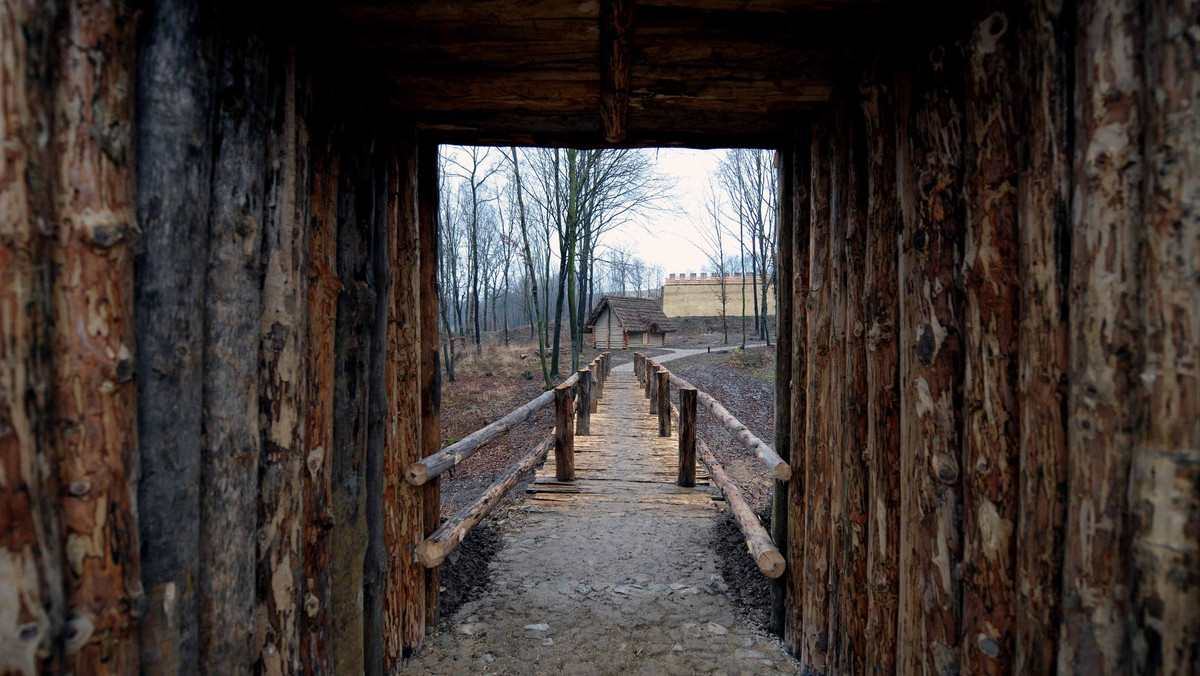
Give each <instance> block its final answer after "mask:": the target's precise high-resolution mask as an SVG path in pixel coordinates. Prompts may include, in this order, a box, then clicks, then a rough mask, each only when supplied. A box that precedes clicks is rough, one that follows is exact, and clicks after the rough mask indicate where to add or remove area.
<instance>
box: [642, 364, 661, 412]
mask: <svg viewBox="0 0 1200 676" xmlns="http://www.w3.org/2000/svg"><path fill="white" fill-rule="evenodd" d="M657 368H658V366H657V365H656V364H655V363H654V361H653V360H650V359H647V360H646V363H645V365H643V366H642V372H643V373H645V374H646V380H645V382H643V383H642V386H643V387H645V388H646V398H647V399H649V398H650V390H652V389H654V388H653V387H651V386H650V383H652V382H654V371H655V369H657ZM650 412H651V413H653V412H654V409H651V410H650Z"/></svg>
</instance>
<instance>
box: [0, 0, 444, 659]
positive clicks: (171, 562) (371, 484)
mask: <svg viewBox="0 0 1200 676" xmlns="http://www.w3.org/2000/svg"><path fill="white" fill-rule="evenodd" d="M277 9H278V8H277V7H275V6H274V5H271V6H267V5H264V4H260V3H253V2H252V3H249V4H247V3H241V4H237V3H224V2H222V3H203V2H198V1H197V0H161V1H155V2H148V3H138V4H137V5H136V6H135V5H134V4H133V3H126V2H120V1H118V2H96V1H93V0H68V1H67V2H62V3H50V4H46V3H29V2H6V3H4V4H3V8H2V9H0V45H2V47H0V70H2V73H3V75H2V76H0V81H2V82H3V87H4V89H3V97H2V98H0V100H2V101H3V104H2V106H0V114H2V115H3V121H2V123H0V130H2V132H3V146H4V148H5V151H4V156H3V160H2V164H0V177H2V178H0V211H2V212H3V217H2V219H0V222H2V225H0V271H2V272H0V317H3V320H2V326H3V341H0V451H2V456H0V457H2V458H3V461H2V462H3V471H2V472H0V503H2V504H3V507H2V508H0V532H2V533H3V536H0V571H2V573H0V577H2V579H0V584H2V585H3V586H4V589H3V593H2V594H0V646H3V649H0V673H5V674H7V673H18V674H37V673H68V672H70V673H79V674H103V673H112V674H129V673H139V672H140V673H145V674H198V673H225V674H235V673H243V674H250V673H262V674H293V673H312V674H332V673H335V672H341V671H355V672H358V671H362V672H363V673H371V674H382V673H391V672H395V671H396V670H398V669H399V667H400V666H401V664H402V660H403V658H404V657H406V656H407V655H408V654H411V652H412V650H414V649H416V647H417V646H419V645H420V643H421V641H422V640H423V638H424V634H425V627H426V619H427V608H428V607H429V606H430V605H431V604H432V605H434V606H436V603H437V587H436V577H434V578H433V584H432V587H430V585H429V583H428V582H427V578H426V573H425V571H424V569H423V568H422V567H421V566H420V565H419V563H417V562H416V561H415V557H414V555H413V546H414V545H415V544H416V542H418V541H419V540H420V539H422V538H423V537H424V535H425V533H426V532H427V529H428V524H427V522H433V525H434V527H436V522H437V520H438V508H437V501H436V487H432V488H428V487H422V488H416V487H412V486H409V485H408V484H406V483H405V482H403V481H398V482H385V481H384V480H383V477H384V472H385V471H388V472H391V473H392V474H394V475H395V476H396V477H399V476H400V469H402V468H403V467H404V466H406V465H407V464H409V463H410V462H411V461H413V460H415V459H417V458H419V457H421V456H422V455H423V454H427V453H428V452H429V448H430V446H429V444H428V443H427V440H426V439H425V437H426V436H427V435H428V434H429V429H430V425H429V424H428V420H429V419H430V418H429V413H428V411H429V410H430V406H431V405H432V406H433V409H432V410H433V418H432V420H433V425H432V429H433V436H434V440H433V441H432V448H433V449H436V448H437V441H436V401H437V395H436V391H435V390H436V387H437V381H436V378H435V377H422V374H430V373H433V372H435V371H436V363H434V364H433V365H432V368H430V367H429V366H427V365H424V364H422V363H421V362H422V361H423V358H424V357H425V355H433V354H435V349H434V348H435V346H436V345H437V327H436V322H431V324H432V326H430V327H426V326H423V324H422V322H421V319H422V316H423V314H422V313H423V309H424V308H426V307H427V306H429V305H431V304H430V303H429V302H428V300H427V298H428V297H429V296H431V295H432V294H433V293H434V288H433V287H432V286H431V285H430V284H429V283H427V278H428V277H429V275H427V274H422V273H423V271H426V270H428V269H430V268H429V266H423V265H422V263H423V259H424V257H425V256H427V255H431V254H432V252H434V251H436V249H434V248H433V247H434V244H432V243H430V244H426V242H428V241H429V240H430V238H429V237H427V236H425V234H423V233H422V232H421V228H422V227H424V228H426V229H432V225H433V222H434V221H433V218H432V216H431V215H426V214H420V213H419V209H421V208H424V209H425V210H428V208H429V207H430V205H435V204H436V202H437V198H436V194H437V193H436V183H435V184H434V185H432V186H422V185H421V182H420V181H419V180H418V167H417V157H418V142H417V135H416V131H415V129H414V128H413V127H412V126H406V125H404V124H402V123H401V124H396V123H395V122H394V121H393V120H390V119H386V120H385V117H384V115H383V112H382V110H383V109H382V105H381V102H380V101H377V100H374V99H373V98H371V96H369V95H365V94H364V93H363V92H369V91H372V89H371V88H369V87H363V86H361V79H360V78H359V77H357V76H348V75H347V74H346V72H344V68H345V66H346V63H348V61H340V60H339V59H330V58H329V57H328V55H327V54H324V53H323V54H321V55H315V54H312V53H310V52H309V51H308V48H306V47H305V45H310V44H317V41H315V40H314V39H313V36H312V35H309V34H308V33H307V29H306V28H303V27H301V26H298V25H291V24H289V23H288V22H287V21H286V20H285V21H283V22H282V23H281V22H279V21H278V20H277V19H278V17H275V18H273V19H270V20H268V15H271V13H272V12H275V11H277ZM272 16H273V15H272ZM430 148H432V149H433V150H432V151H433V152H436V147H435V146H430ZM425 177H426V179H427V182H428V180H433V181H435V180H436V177H431V176H430V175H429V174H428V172H427V173H426V174H425ZM419 193H420V194H421V195H426V197H424V198H423V199H422V200H419V199H418V194H419ZM419 204H421V205H424V206H423V207H419V206H418V205H419ZM427 252H428V253H427ZM423 420H424V421H425V422H423ZM397 468H400V469H397ZM392 470H395V471H394V472H393V471H392ZM434 483H436V482H434ZM431 491H432V495H433V496H434V497H433V500H432V502H430V501H429V500H427V499H426V498H427V496H428V495H429V494H430V492H431ZM10 591H12V592H15V593H9V592H10Z"/></svg>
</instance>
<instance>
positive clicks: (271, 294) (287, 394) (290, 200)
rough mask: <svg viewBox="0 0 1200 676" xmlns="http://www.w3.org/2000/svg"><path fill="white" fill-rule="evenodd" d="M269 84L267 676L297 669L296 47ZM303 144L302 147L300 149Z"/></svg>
mask: <svg viewBox="0 0 1200 676" xmlns="http://www.w3.org/2000/svg"><path fill="white" fill-rule="evenodd" d="M273 46H274V47H275V49H274V50H272V57H271V67H270V71H269V75H268V85H269V97H270V100H269V108H268V115H269V121H268V125H269V126H268V134H267V138H266V142H267V150H266V153H267V154H266V162H267V164H266V195H265V213H264V219H263V248H262V256H263V291H262V317H261V320H260V324H259V327H260V328H259V331H260V341H261V344H260V347H259V420H260V421H261V425H262V455H261V456H260V458H259V476H258V480H259V499H258V539H257V544H258V571H257V573H258V574H257V577H258V596H257V604H258V607H257V610H256V615H257V618H256V620H257V626H256V632H255V652H256V654H257V656H258V660H259V664H260V665H261V671H262V673H264V674H273V675H274V674H277V675H279V676H283V674H291V673H295V672H297V671H299V670H300V626H299V625H300V608H301V601H300V595H299V594H300V584H299V580H300V579H301V574H302V570H301V564H302V562H303V545H302V541H301V527H302V524H301V507H302V504H303V497H304V496H303V493H304V483H303V482H304V477H303V471H304V451H305V444H304V424H303V420H302V418H301V415H300V412H301V411H303V410H304V407H305V405H306V401H305V392H306V390H305V375H306V371H307V368H306V364H305V363H304V352H305V345H304V339H305V337H306V334H307V324H306V322H307V313H306V309H307V305H306V303H305V300H306V298H305V288H306V282H307V273H308V269H307V267H308V260H307V246H306V244H307V240H308V227H307V226H308V207H307V199H305V198H306V197H307V195H308V191H307V190H306V189H302V188H301V187H300V185H299V184H300V180H301V178H302V177H306V176H307V174H308V170H307V155H308V152H307V150H308V149H307V147H304V146H302V145H301V143H302V141H301V139H300V138H299V131H298V125H299V122H300V120H299V115H298V113H299V111H298V110H297V106H298V104H299V102H298V97H297V93H298V92H297V82H296V59H295V53H294V50H293V47H292V46H291V45H288V44H283V43H276V44H274V45H273ZM304 143H305V145H306V143H307V142H306V141H304Z"/></svg>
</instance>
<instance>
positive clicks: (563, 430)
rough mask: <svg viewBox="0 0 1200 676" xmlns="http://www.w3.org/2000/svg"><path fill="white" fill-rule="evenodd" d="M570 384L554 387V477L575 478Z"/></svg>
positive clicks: (572, 397) (566, 479)
mask: <svg viewBox="0 0 1200 676" xmlns="http://www.w3.org/2000/svg"><path fill="white" fill-rule="evenodd" d="M573 389H574V388H572V387H571V386H570V385H559V386H558V387H556V388H554V478H555V479H556V480H558V481H574V480H575V428H574V425H572V424H571V423H572V420H571V414H572V413H573V411H572V409H573V408H574V406H575V401H574V399H575V397H574V392H573V391H572V390H573Z"/></svg>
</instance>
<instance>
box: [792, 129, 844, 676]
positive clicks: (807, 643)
mask: <svg viewBox="0 0 1200 676" xmlns="http://www.w3.org/2000/svg"><path fill="white" fill-rule="evenodd" d="M829 117H830V115H829V110H828V109H827V108H824V109H822V110H821V111H819V112H818V113H817V114H816V116H815V117H814V118H813V125H812V160H811V167H812V172H811V173H812V184H811V187H810V189H809V190H810V192H809V195H810V205H811V214H812V215H811V216H810V223H812V227H811V228H810V230H809V240H808V252H809V265H808V289H807V290H808V298H807V301H806V305H807V318H806V319H807V322H806V323H807V327H806V328H807V329H808V332H807V333H808V335H807V342H808V354H807V364H806V370H807V378H808V381H807V395H806V396H807V400H808V401H811V402H813V403H814V405H813V406H807V407H806V410H805V422H804V445H805V457H804V460H805V464H804V467H803V468H797V471H803V474H804V540H803V542H804V553H803V556H802V557H801V559H800V561H801V565H803V566H804V569H803V571H802V572H801V571H797V575H803V576H804V578H805V580H806V583H805V585H804V589H803V596H802V597H801V598H800V599H799V600H798V602H799V604H800V613H801V623H802V624H801V629H800V637H799V638H800V643H801V645H800V653H799V656H800V660H801V661H802V662H804V663H805V664H807V665H810V668H811V669H812V670H813V671H814V672H816V673H824V672H825V669H826V653H827V652H828V650H829V627H828V621H829V603H828V599H829V595H828V587H827V584H828V581H829V538H830V533H829V502H830V496H829V480H830V476H829V471H830V467H829V461H830V450H829V447H828V440H827V439H826V438H825V437H824V436H823V435H824V430H825V429H826V427H825V422H824V421H825V415H826V408H825V406H824V405H822V406H817V405H815V404H816V403H817V402H831V401H837V395H836V393H835V392H834V390H833V383H832V381H831V380H830V372H829V371H830V369H829V366H830V364H829V333H830V306H831V297H830V284H831V282H830V280H829V229H830V228H829V222H830V205H829V202H830V173H829V172H830V167H829V164H830V148H829V136H830V134H831V133H832V126H831V124H830V119H829ZM793 602H796V601H793Z"/></svg>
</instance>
